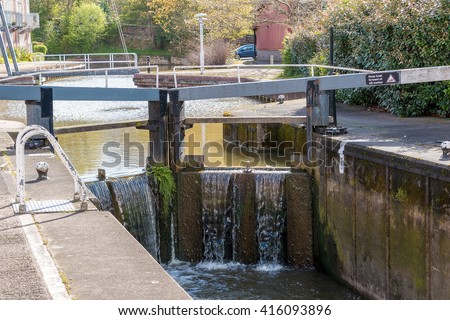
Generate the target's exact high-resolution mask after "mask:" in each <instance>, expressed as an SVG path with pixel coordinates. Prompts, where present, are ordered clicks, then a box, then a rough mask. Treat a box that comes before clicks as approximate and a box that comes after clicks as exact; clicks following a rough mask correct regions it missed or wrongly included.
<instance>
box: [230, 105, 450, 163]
mask: <svg viewBox="0 0 450 320" xmlns="http://www.w3.org/2000/svg"><path fill="white" fill-rule="evenodd" d="M227 112H229V113H231V114H232V115H233V116H236V117H238V116H252V115H258V116H263V115H267V116H273V115H276V116H304V115H306V100H305V99H300V100H292V101H285V102H284V103H283V104H279V103H277V102H273V103H267V104H262V105H248V106H244V107H238V108H232V109H230V110H227ZM337 122H338V126H343V127H347V128H348V134H343V135H340V136H335V137H334V139H338V140H343V141H344V140H347V141H353V143H358V144H364V145H366V146H368V147H371V148H376V149H380V150H384V151H388V152H394V153H398V154H402V155H404V156H409V157H413V158H417V159H421V160H426V161H431V162H434V163H436V164H439V165H440V166H441V165H443V166H450V160H442V159H441V156H442V151H441V149H440V145H441V143H442V142H443V141H450V119H449V118H445V119H444V118H435V117H417V118H401V117H397V116H395V115H392V114H390V113H384V112H371V111H368V110H366V108H364V107H360V106H347V105H338V106H337ZM355 140H358V142H356V141H355Z"/></svg>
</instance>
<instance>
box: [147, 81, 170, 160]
mask: <svg viewBox="0 0 450 320" xmlns="http://www.w3.org/2000/svg"><path fill="white" fill-rule="evenodd" d="M159 96H160V101H149V102H148V125H147V127H146V129H148V130H149V135H150V137H149V138H150V148H149V157H148V160H147V163H148V164H149V165H154V164H157V163H159V164H164V165H168V163H167V150H168V148H167V91H166V90H161V91H160V92H159ZM142 129H143V128H142Z"/></svg>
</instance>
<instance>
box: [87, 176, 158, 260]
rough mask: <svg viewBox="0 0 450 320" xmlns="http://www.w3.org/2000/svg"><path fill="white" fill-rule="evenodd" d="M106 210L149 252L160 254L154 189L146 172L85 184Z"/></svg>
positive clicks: (156, 255) (155, 256) (154, 254)
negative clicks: (151, 187) (144, 173)
mask: <svg viewBox="0 0 450 320" xmlns="http://www.w3.org/2000/svg"><path fill="white" fill-rule="evenodd" d="M88 187H89V189H90V190H91V191H92V193H93V194H94V195H95V196H96V197H97V198H98V199H99V200H100V204H101V209H102V210H108V211H110V212H112V213H113V214H114V216H115V217H116V218H117V219H118V220H119V221H120V222H121V223H122V224H123V225H124V227H125V228H126V229H127V230H128V232H130V234H131V235H133V237H134V238H136V240H138V241H139V242H140V243H141V244H142V245H143V246H144V247H145V248H146V249H147V251H148V252H150V254H151V255H152V256H153V257H154V258H155V259H158V257H159V236H158V232H157V222H156V208H155V200H154V196H153V192H152V190H151V189H150V186H149V183H148V178H147V177H146V176H145V175H140V176H133V177H125V178H118V179H111V180H108V181H107V182H105V181H98V182H95V183H91V184H88Z"/></svg>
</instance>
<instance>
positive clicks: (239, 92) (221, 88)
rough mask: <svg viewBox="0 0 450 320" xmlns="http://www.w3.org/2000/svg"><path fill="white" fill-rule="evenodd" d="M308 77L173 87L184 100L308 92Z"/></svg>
mask: <svg viewBox="0 0 450 320" xmlns="http://www.w3.org/2000/svg"><path fill="white" fill-rule="evenodd" d="M308 80H310V79H307V78H301V79H289V80H272V81H261V82H247V83H233V84H222V85H213V86H202V87H191V88H180V89H172V90H178V91H179V92H180V94H179V97H180V100H182V101H189V100H204V99H215V98H231V97H253V96H260V95H269V94H285V93H293V92H306V83H307V82H308Z"/></svg>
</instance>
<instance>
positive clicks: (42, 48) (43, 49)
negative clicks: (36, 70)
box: [33, 42, 48, 55]
mask: <svg viewBox="0 0 450 320" xmlns="http://www.w3.org/2000/svg"><path fill="white" fill-rule="evenodd" d="M47 51H48V48H47V46H46V45H45V44H44V43H42V42H33V52H35V53H38V52H40V53H43V54H44V55H46V54H47Z"/></svg>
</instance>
